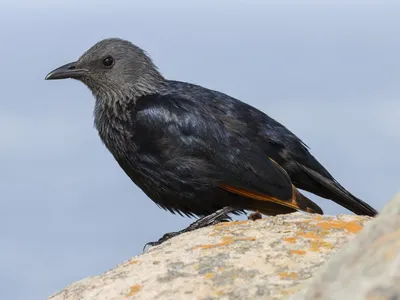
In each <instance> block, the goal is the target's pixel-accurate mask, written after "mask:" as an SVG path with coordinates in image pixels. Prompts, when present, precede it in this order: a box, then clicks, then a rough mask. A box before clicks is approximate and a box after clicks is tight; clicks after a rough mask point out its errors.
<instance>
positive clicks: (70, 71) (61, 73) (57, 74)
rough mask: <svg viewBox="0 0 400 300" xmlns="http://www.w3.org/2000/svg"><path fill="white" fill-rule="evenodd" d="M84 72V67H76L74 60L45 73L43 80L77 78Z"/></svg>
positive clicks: (85, 71)
mask: <svg viewBox="0 0 400 300" xmlns="http://www.w3.org/2000/svg"><path fill="white" fill-rule="evenodd" d="M86 73H87V70H86V69H78V68H77V67H76V62H72V63H69V64H66V65H63V66H61V67H59V68H57V69H55V70H53V71H51V72H50V73H49V74H47V76H46V78H45V80H54V79H65V78H79V77H82V76H84V75H85V74H86Z"/></svg>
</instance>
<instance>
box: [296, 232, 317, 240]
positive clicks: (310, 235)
mask: <svg viewBox="0 0 400 300" xmlns="http://www.w3.org/2000/svg"><path fill="white" fill-rule="evenodd" d="M296 235H297V236H302V237H305V238H309V239H315V240H319V239H321V237H319V236H318V235H317V234H316V233H315V232H311V231H308V232H301V231H298V232H297V233H296Z"/></svg>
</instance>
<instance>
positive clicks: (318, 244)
mask: <svg viewBox="0 0 400 300" xmlns="http://www.w3.org/2000/svg"><path fill="white" fill-rule="evenodd" d="M321 248H328V249H333V245H332V244H331V243H328V242H325V241H312V242H311V245H310V251H320V250H321Z"/></svg>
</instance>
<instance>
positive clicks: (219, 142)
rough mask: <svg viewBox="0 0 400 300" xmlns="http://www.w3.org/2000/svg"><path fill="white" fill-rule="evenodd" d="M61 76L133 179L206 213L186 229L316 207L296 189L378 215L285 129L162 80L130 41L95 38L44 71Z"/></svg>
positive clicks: (229, 102)
mask: <svg viewBox="0 0 400 300" xmlns="http://www.w3.org/2000/svg"><path fill="white" fill-rule="evenodd" d="M65 78H72V79H76V80H79V81H81V82H83V83H84V84H85V85H86V86H87V87H88V88H89V89H90V90H91V92H92V93H93V95H94V98H95V100H96V101H95V107H94V119H95V121H94V122H95V127H96V128H97V130H98V133H99V135H100V138H101V140H102V141H103V142H104V144H105V146H106V147H107V148H108V150H109V151H110V152H111V153H112V155H113V156H114V158H115V160H116V161H117V162H118V164H119V165H120V166H121V168H122V169H123V170H124V171H125V173H126V174H127V175H128V176H129V177H130V178H131V180H132V181H133V182H134V183H135V184H136V185H137V186H138V187H139V188H140V189H141V190H142V191H143V192H144V193H145V194H146V195H147V196H148V197H149V198H150V199H152V200H153V201H154V202H155V203H156V204H157V205H158V206H160V207H161V208H163V209H166V210H168V211H170V212H172V213H179V214H181V215H188V216H197V217H201V218H203V219H200V222H199V221H197V222H195V223H194V224H195V226H192V229H193V228H197V227H201V226H207V225H208V224H214V223H215V222H216V221H218V220H219V219H221V211H222V215H223V216H225V217H226V215H224V214H225V213H230V212H232V213H240V212H243V211H244V210H252V211H258V212H260V213H263V214H265V215H277V214H285V213H291V212H295V211H298V210H300V211H305V212H309V213H318V214H322V213H323V212H322V210H321V208H320V207H318V206H317V205H316V204H315V203H313V202H312V201H311V200H309V199H308V198H307V197H305V196H304V195H303V194H301V193H300V191H299V190H298V189H301V190H305V191H309V192H311V193H314V194H316V195H318V196H321V197H323V198H326V199H330V200H333V201H334V202H336V203H338V204H340V205H341V206H343V207H345V208H347V209H349V210H351V211H352V212H354V213H356V214H359V215H368V216H375V215H376V214H377V211H376V210H375V209H374V208H372V207H371V206H369V205H368V204H367V203H365V202H364V201H362V200H360V199H358V198H356V197H355V196H353V195H352V194H351V193H350V192H348V191H347V190H346V189H345V188H344V187H342V186H341V185H340V184H339V183H338V182H337V181H336V180H335V179H334V178H333V177H332V175H331V174H330V173H329V172H328V171H327V170H326V169H325V168H324V167H323V166H322V165H321V164H320V163H319V162H318V161H317V160H316V159H315V158H314V157H313V156H312V155H311V154H310V152H309V150H308V147H307V146H306V145H305V144H304V143H303V142H302V141H301V140H300V139H299V138H298V137H297V136H296V135H294V134H293V133H292V132H291V131H289V130H288V129H287V128H286V127H285V126H283V125H282V124H280V123H279V122H277V121H275V120H274V119H272V118H271V117H269V116H267V115H266V114H265V113H263V112H261V111H260V110H258V109H256V108H254V107H252V106H250V105H248V104H246V103H244V102H242V101H240V100H238V99H235V98H232V97H230V96H228V95H226V94H223V93H221V92H218V91H214V90H210V89H207V88H204V87H201V86H199V85H195V84H191V83H187V82H180V81H173V80H168V79H166V78H164V77H163V76H162V75H161V73H160V72H159V71H158V69H157V67H156V66H155V65H154V63H153V62H152V60H151V59H150V57H149V56H148V55H147V54H146V53H145V51H143V50H142V49H141V48H139V47H137V46H135V45H134V44H132V43H130V42H129V41H126V40H122V39H117V38H111V39H105V40H102V41H100V42H98V43H97V44H95V45H94V46H92V47H91V48H90V49H89V50H87V51H86V52H85V53H84V54H83V55H82V56H81V57H80V58H79V59H78V60H77V61H75V62H72V63H69V64H66V65H64V66H61V67H59V68H57V69H55V70H53V71H51V72H50V73H49V74H48V75H47V76H46V79H47V80H50V79H65ZM210 216H212V217H211V218H210ZM207 217H208V218H207ZM225 217H222V219H223V218H225ZM203 221H204V222H203ZM199 224H200V225H199ZM190 230H191V229H190Z"/></svg>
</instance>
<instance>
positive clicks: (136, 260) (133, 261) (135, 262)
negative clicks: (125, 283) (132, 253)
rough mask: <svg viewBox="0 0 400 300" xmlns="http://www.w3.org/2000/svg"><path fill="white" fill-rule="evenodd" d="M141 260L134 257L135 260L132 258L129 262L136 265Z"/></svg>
mask: <svg viewBox="0 0 400 300" xmlns="http://www.w3.org/2000/svg"><path fill="white" fill-rule="evenodd" d="M139 261H140V260H138V259H134V260H131V261H130V262H129V264H131V265H136V264H137V263H138V262H139Z"/></svg>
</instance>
